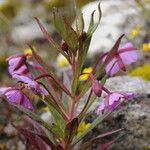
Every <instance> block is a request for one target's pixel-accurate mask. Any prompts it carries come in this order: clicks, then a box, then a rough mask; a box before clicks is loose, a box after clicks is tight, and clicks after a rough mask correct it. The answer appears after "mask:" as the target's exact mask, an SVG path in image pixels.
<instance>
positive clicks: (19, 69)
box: [7, 54, 32, 77]
mask: <svg viewBox="0 0 150 150" xmlns="http://www.w3.org/2000/svg"><path fill="white" fill-rule="evenodd" d="M7 61H8V64H9V67H8V71H9V73H10V75H11V76H12V77H13V76H14V74H19V75H25V76H28V77H32V75H31V73H30V72H29V68H28V66H27V63H26V55H24V54H22V55H14V56H11V57H9V58H8V59H7Z"/></svg>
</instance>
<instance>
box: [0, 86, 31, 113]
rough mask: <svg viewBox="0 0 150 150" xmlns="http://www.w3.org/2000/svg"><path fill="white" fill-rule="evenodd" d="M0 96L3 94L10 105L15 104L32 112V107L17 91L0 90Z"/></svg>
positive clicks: (26, 98) (8, 88)
mask: <svg viewBox="0 0 150 150" xmlns="http://www.w3.org/2000/svg"><path fill="white" fill-rule="evenodd" d="M0 94H4V95H5V96H6V98H7V100H8V102H10V103H15V104H19V105H22V106H24V107H25V108H27V109H31V110H33V105H32V103H31V101H30V100H29V98H28V97H27V96H26V95H25V94H24V93H23V92H22V91H21V90H19V89H15V88H12V87H7V88H0Z"/></svg>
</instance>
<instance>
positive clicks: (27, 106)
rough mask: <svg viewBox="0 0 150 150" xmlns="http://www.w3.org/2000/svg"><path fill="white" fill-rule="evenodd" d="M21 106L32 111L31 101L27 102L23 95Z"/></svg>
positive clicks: (27, 99)
mask: <svg viewBox="0 0 150 150" xmlns="http://www.w3.org/2000/svg"><path fill="white" fill-rule="evenodd" d="M22 105H23V106H24V107H25V108H27V109H31V110H33V109H34V108H33V105H32V103H31V101H30V100H29V98H28V97H27V96H26V95H24V99H23V103H22Z"/></svg>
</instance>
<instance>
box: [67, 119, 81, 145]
mask: <svg viewBox="0 0 150 150" xmlns="http://www.w3.org/2000/svg"><path fill="white" fill-rule="evenodd" d="M77 129H78V118H74V119H73V120H72V121H71V122H69V123H68V124H67V125H66V129H65V139H66V142H67V144H69V143H70V142H71V141H72V139H73V137H74V136H75V135H76V134H77Z"/></svg>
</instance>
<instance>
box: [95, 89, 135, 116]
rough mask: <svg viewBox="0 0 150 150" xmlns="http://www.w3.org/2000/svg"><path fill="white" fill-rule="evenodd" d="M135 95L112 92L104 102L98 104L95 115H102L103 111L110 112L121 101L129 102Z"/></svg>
mask: <svg viewBox="0 0 150 150" xmlns="http://www.w3.org/2000/svg"><path fill="white" fill-rule="evenodd" d="M134 96H135V95H134V94H133V93H131V92H128V93H120V92H113V93H109V94H108V95H107V96H106V98H105V100H104V101H103V102H102V103H101V104H100V106H99V107H98V109H97V114H100V113H104V111H105V110H107V111H110V112H112V111H113V110H114V109H115V108H116V107H117V106H118V105H119V104H120V102H121V101H124V100H130V99H132V98H133V97H134Z"/></svg>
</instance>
